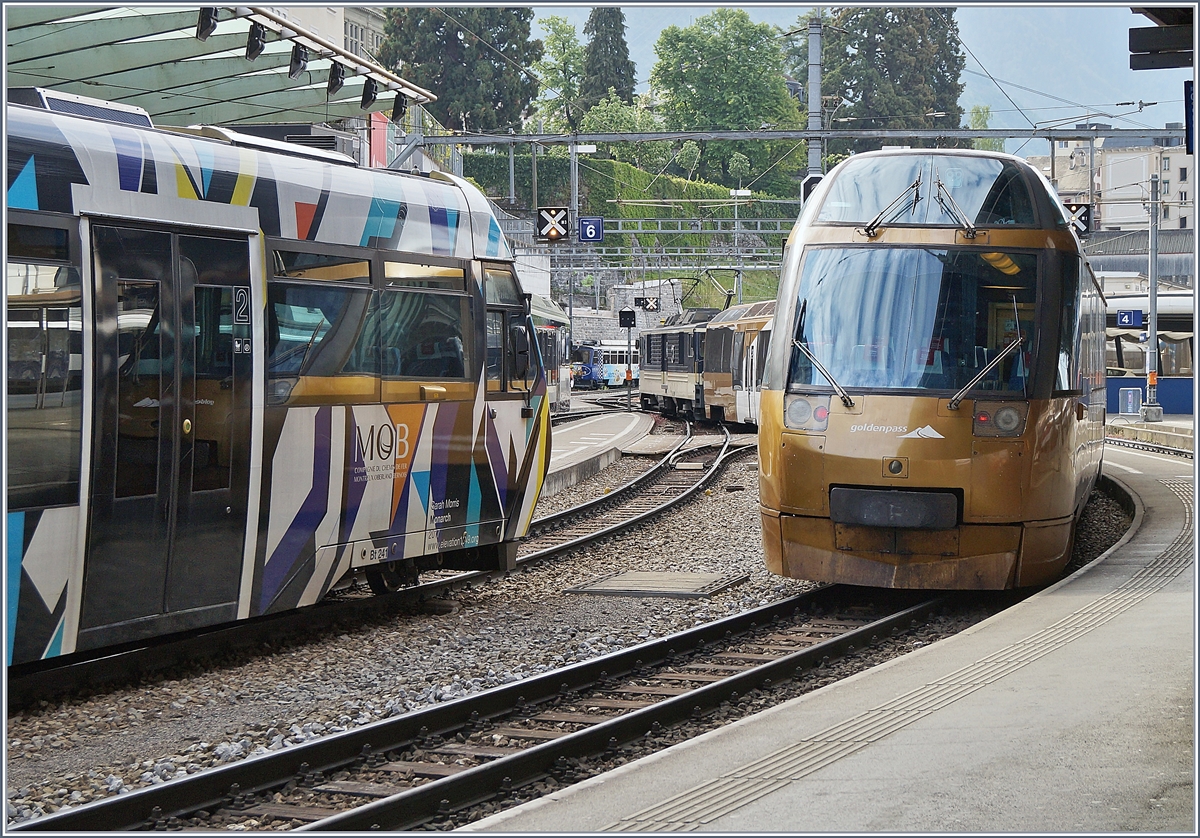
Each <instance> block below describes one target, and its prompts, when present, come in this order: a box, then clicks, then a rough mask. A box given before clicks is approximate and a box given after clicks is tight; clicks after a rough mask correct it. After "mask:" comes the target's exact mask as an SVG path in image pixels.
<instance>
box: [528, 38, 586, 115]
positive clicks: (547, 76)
mask: <svg viewBox="0 0 1200 838" xmlns="http://www.w3.org/2000/svg"><path fill="white" fill-rule="evenodd" d="M541 27H542V29H543V30H544V31H545V33H546V38H545V41H544V42H543V43H544V45H545V55H544V57H543V58H542V60H541V61H539V62H538V63H537V64H535V65H534V68H535V69H536V70H537V74H538V76H540V77H541V80H542V87H541V92H540V93H539V95H538V98H537V111H538V113H539V114H540V115H542V116H544V117H545V119H546V130H549V131H552V132H561V131H566V132H569V133H574V132H575V131H578V130H579V118H580V117H581V116H583V112H584V111H585V110H586V108H585V107H584V105H583V103H582V101H581V99H580V95H579V84H580V82H581V81H582V79H583V46H582V45H580V43H579V36H578V35H577V34H576V32H575V27H574V26H572V25H571V24H570V23H568V22H567V19H566V18H565V17H557V16H554V15H551V16H549V17H547V18H545V19H543V20H542V21H541Z"/></svg>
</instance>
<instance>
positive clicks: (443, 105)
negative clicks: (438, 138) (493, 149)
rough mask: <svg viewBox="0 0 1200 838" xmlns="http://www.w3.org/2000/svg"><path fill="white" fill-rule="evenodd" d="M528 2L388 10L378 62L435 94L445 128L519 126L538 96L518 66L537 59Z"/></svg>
mask: <svg viewBox="0 0 1200 838" xmlns="http://www.w3.org/2000/svg"><path fill="white" fill-rule="evenodd" d="M532 20H533V10H532V9H529V8H490V7H449V9H447V10H445V11H443V10H442V9H439V8H391V9H388V10H387V20H386V22H385V24H384V30H383V31H384V40H383V44H382V45H381V46H380V48H379V60H380V62H381V63H382V64H383V65H384V66H386V67H390V68H393V69H395V70H396V72H398V73H399V74H400V75H402V76H404V77H405V78H406V79H408V80H409V81H411V82H413V83H414V84H416V85H419V86H420V87H424V88H426V89H427V90H430V91H432V92H433V93H434V95H436V96H437V97H438V99H437V101H436V102H433V103H431V104H430V105H427V106H426V107H427V109H428V110H429V112H430V113H432V114H433V116H434V118H435V119H437V120H438V121H439V122H441V123H442V124H443V125H445V126H446V127H447V128H456V129H464V130H466V129H470V130H472V131H495V130H497V129H503V128H517V127H519V126H520V124H521V118H522V117H523V116H524V115H525V114H526V112H527V110H528V108H529V103H530V102H531V101H533V97H534V96H536V95H537V89H538V85H537V81H536V79H535V78H534V77H532V76H531V75H530V74H529V73H528V72H526V71H525V70H524V69H523V68H525V67H530V66H532V65H533V64H534V63H536V62H537V61H538V60H539V59H541V57H542V52H543V48H542V42H541V41H537V40H530V37H529V35H530V30H529V25H530V21H532Z"/></svg>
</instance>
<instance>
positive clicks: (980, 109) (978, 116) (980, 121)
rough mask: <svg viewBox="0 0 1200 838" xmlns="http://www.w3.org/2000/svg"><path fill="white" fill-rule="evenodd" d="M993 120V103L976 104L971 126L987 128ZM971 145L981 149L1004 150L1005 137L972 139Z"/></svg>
mask: <svg viewBox="0 0 1200 838" xmlns="http://www.w3.org/2000/svg"><path fill="white" fill-rule="evenodd" d="M991 121H992V107H991V105H974V106H972V108H971V127H972V128H987V127H988V123H989V122H991ZM971 147H972V148H977V149H979V150H980V151H1004V139H1003V138H1002V137H994V138H983V137H980V138H978V139H975V140H972V141H971Z"/></svg>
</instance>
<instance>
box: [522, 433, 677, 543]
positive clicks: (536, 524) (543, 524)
mask: <svg viewBox="0 0 1200 838" xmlns="http://www.w3.org/2000/svg"><path fill="white" fill-rule="evenodd" d="M691 438H692V426H691V425H690V424H689V425H688V426H687V432H686V433H685V434H684V437H683V439H681V440H679V442H678V443H676V444H675V446H674V447H673V448H671V450H670V451H668V452H667V453H666V454H664V455H663V457H662V458H661V459H660V460H659V461H658V462H657V463H655V464H654V465H652V466H651V467H650V468H649V469H647V470H646V471H644V472H642V473H641V474H639V475H638V476H637V477H635V478H633V479H632V480H630V481H629V482H628V483H625V484H624V485H622V486H618V487H617V488H616V489H614V490H613V491H611V492H609V493H608V494H607V495H601V496H600V497H598V498H593V499H592V500H589V501H584V502H583V503H580V504H576V505H575V506H572V507H571V508H570V509H564V510H563V511H561V512H555V513H553V514H551V515H547V516H545V517H544V518H535V519H534V520H533V521H532V522H530V524H529V535H530V536H532V535H536V534H537V533H539V532H542V531H543V530H546V529H547V528H549V527H553V526H557V525H559V524H561V523H563V522H564V521H568V520H570V519H571V518H574V517H576V516H579V515H584V514H586V513H590V512H595V511H596V510H598V509H601V508H604V507H607V506H610V505H612V504H613V503H614V502H618V501H621V500H623V499H624V498H626V497H628V496H630V495H632V494H635V493H637V492H639V491H641V490H642V489H643V488H645V486H646V485H647V484H648V483H649V482H650V481H652V480H654V479H655V478H657V477H658V475H659V474H660V473H661V472H662V471H664V470H665V469H666V468H667V467H668V466H670V464H671V458H672V457H673V456H675V454H677V453H678V452H679V451H680V450H682V448H683V446H684V445H686V444H687V442H688V440H690V439H691ZM528 537H529V536H526V538H528Z"/></svg>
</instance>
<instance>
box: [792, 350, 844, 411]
mask: <svg viewBox="0 0 1200 838" xmlns="http://www.w3.org/2000/svg"><path fill="white" fill-rule="evenodd" d="M792 344H793V345H795V347H796V348H797V349H799V350H800V351H801V352H802V353H803V354H804V357H805V358H807V359H808V360H809V361H810V362H811V363H812V365H813V366H814V367H816V368H817V372H819V373H821V375H823V376H825V380H826V381H828V382H829V383H830V384H832V385H833V389H834V391H835V392H836V393H837V394H838V398H839V399H841V400H842V404H844V405H845V406H846V407H854V399H852V398H850V396H849V394H847V393H846V391H845V389H844V388H843V387H842V385H841V384H838V383H837V380H836V379H834V377H833V376H832V375H830V374H829V370H827V369H825V365H824V364H822V363H821V362H820V361H818V360H817V356H816V355H815V354H814V353H813V351H812V350H811V349H809V348H808V347H807V346H805V345H804V344H803V343H801V342H800V341H799V340H798V339H796V338H792Z"/></svg>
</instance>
